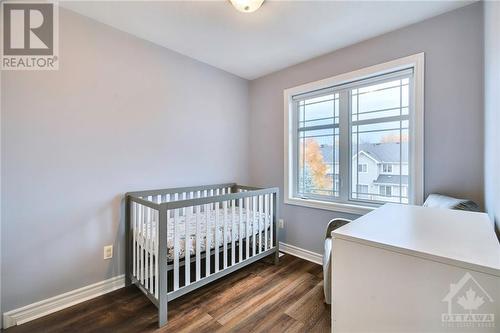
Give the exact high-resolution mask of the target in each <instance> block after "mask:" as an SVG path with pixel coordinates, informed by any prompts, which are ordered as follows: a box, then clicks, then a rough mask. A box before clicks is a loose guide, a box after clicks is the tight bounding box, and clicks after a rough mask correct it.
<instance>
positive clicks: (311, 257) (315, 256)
mask: <svg viewBox="0 0 500 333" xmlns="http://www.w3.org/2000/svg"><path fill="white" fill-rule="evenodd" d="M280 252H284V253H288V254H291V255H292V256H295V257H299V258H302V259H304V260H307V261H310V262H313V263H315V264H318V265H323V255H322V254H319V253H316V252H312V251H309V250H305V249H302V248H300V247H297V246H293V245H290V244H286V243H283V242H280Z"/></svg>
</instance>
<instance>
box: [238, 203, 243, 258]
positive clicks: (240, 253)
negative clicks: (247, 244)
mask: <svg viewBox="0 0 500 333" xmlns="http://www.w3.org/2000/svg"><path fill="white" fill-rule="evenodd" d="M238 213H239V219H238V222H239V225H238V262H241V260H242V259H243V199H238Z"/></svg>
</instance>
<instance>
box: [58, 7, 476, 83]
mask: <svg viewBox="0 0 500 333" xmlns="http://www.w3.org/2000/svg"><path fill="white" fill-rule="evenodd" d="M469 3H470V2H463V1H414V2H408V1H401V2H399V1H397V2H396V1H384V2H378V1H375V2H373V1H372V2H356V1H342V2H341V1H269V0H266V2H264V4H263V6H262V7H261V8H260V9H259V10H257V11H256V12H254V13H251V14H247V13H240V12H238V11H236V10H235V9H234V8H233V7H232V6H231V4H230V3H229V1H71V2H64V3H61V6H63V7H65V8H68V9H71V10H73V11H75V12H77V13H80V14H83V15H85V16H88V17H91V18H93V19H95V20H97V21H100V22H103V23H105V24H108V25H110V26H112V27H115V28H117V29H120V30H123V31H126V32H128V33H130V34H133V35H135V36H137V37H140V38H143V39H146V40H149V41H151V42H153V43H156V44H159V45H161V46H164V47H166V48H169V49H171V50H174V51H177V52H179V53H182V54H184V55H187V56H189V57H191V58H194V59H197V60H199V61H202V62H204V63H207V64H210V65H212V66H215V67H218V68H220V69H223V70H225V71H228V72H230V73H233V74H236V75H238V76H240V77H242V78H246V79H255V78H257V77H260V76H263V75H266V74H268V73H271V72H274V71H277V70H279V69H282V68H285V67H288V66H290V65H293V64H297V63H299V62H302V61H305V60H307V59H310V58H313V57H316V56H319V55H322V54H325V53H328V52H331V51H333V50H336V49H339V48H342V47H345V46H347V45H351V44H354V43H357V42H360V41H362V40H365V39H368V38H371V37H374V36H377V35H380V34H383V33H386V32H389V31H391V30H395V29H398V28H401V27H403V26H407V25H409V24H412V23H415V22H418V21H422V20H424V19H426V18H429V17H432V16H436V15H439V14H441V13H444V12H447V11H450V10H453V9H456V8H459V7H462V6H465V5H467V4H469Z"/></svg>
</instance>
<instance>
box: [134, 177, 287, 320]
mask: <svg viewBox="0 0 500 333" xmlns="http://www.w3.org/2000/svg"><path fill="white" fill-rule="evenodd" d="M278 202H279V190H278V188H265V189H263V188H256V187H249V186H241V185H238V184H235V183H230V184H217V185H206V186H198V187H184V188H172V189H163V190H151V191H139V192H129V193H127V194H126V200H125V203H126V207H125V212H126V214H125V219H126V237H127V259H126V284H127V285H130V284H135V285H136V286H137V287H138V288H139V289H140V290H141V291H142V292H143V293H144V294H145V295H146V296H147V297H148V298H149V300H150V301H151V302H152V303H153V304H154V305H155V306H156V307H157V308H158V324H159V326H160V327H161V326H164V325H165V324H166V323H167V320H168V316H167V309H168V302H169V301H172V300H174V299H176V298H177V297H180V296H182V295H184V294H186V293H188V292H190V291H192V290H195V289H197V288H200V287H202V286H204V285H206V284H207V283H210V282H212V281H214V280H216V279H219V278H221V277H223V276H224V275H227V274H229V273H231V272H234V271H236V270H238V269H240V268H242V267H244V266H246V265H249V264H251V263H253V262H255V261H257V260H259V259H261V258H264V257H266V256H268V255H271V254H274V260H275V263H278V258H279V254H278V228H277V217H278V216H279V215H278V207H279V206H278Z"/></svg>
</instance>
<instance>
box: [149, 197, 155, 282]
mask: <svg viewBox="0 0 500 333" xmlns="http://www.w3.org/2000/svg"><path fill="white" fill-rule="evenodd" d="M151 201H153V198H151ZM148 210H149V221H148V225H149V228H148V234H149V236H148V240H149V242H148V245H149V248H148V265H149V274H148V277H149V279H148V287H149V291H150V292H153V216H154V213H155V211H154V210H153V209H151V208H149V209H148Z"/></svg>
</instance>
